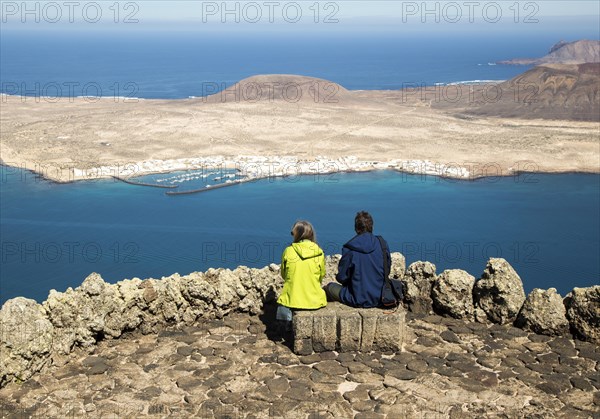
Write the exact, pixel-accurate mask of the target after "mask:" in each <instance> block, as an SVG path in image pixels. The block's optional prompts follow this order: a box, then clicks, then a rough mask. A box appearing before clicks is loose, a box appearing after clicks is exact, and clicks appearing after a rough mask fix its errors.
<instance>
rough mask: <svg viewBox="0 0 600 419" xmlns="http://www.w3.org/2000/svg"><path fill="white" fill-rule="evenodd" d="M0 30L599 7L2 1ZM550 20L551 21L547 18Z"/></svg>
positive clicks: (451, 16) (455, 18)
mask: <svg viewBox="0 0 600 419" xmlns="http://www.w3.org/2000/svg"><path fill="white" fill-rule="evenodd" d="M0 3H1V11H2V24H3V26H5V27H8V26H10V27H13V26H24V25H26V26H34V25H36V24H37V25H40V24H42V25H43V24H47V23H52V24H73V23H75V24H78V23H83V24H95V25H98V24H115V23H139V24H148V25H154V24H157V23H160V24H176V25H177V24H182V23H189V22H195V23H202V24H204V25H205V26H213V25H216V24H218V25H219V26H221V25H222V24H230V25H231V24H233V25H235V24H256V25H269V24H271V25H272V24H287V25H292V24H294V25H296V26H298V25H303V24H313V25H314V24H324V23H338V24H341V25H351V26H354V25H359V26H364V25H370V26H374V27H376V26H378V25H382V24H388V23H394V24H397V23H402V24H404V25H423V24H428V25H432V24H438V23H442V24H444V23H450V24H472V23H478V22H481V23H485V24H497V23H500V24H503V23H507V24H521V23H522V24H532V23H541V24H544V23H545V20H547V19H546V18H549V17H553V18H554V19H563V18H564V19H566V20H565V22H571V23H570V24H572V22H573V17H582V19H583V20H582V21H585V22H588V23H586V24H589V22H593V23H595V25H596V26H597V24H598V21H597V19H598V18H600V2H598V1H596V0H589V1H570V0H541V1H540V0H538V1H516V0H509V1H502V0H500V1H498V0H496V1H485V0H483V1H481V0H479V1H471V0H465V1H460V0H459V1H447V0H446V1H426V2H422V1H395V0H390V1H370V0H360V1H352V0H342V1H327V0H324V1H316V0H308V1H302V0H300V1H286V0H278V1H272V0H265V1H260V0H259V1H226V2H223V1H196V0H188V1H177V0H175V1H171V0H169V1H167V0H150V1H148V0H146V1H143V0H142V1H128V0H124V1H116V0H108V1H102V0H100V1H85V0H84V1H74V2H62V1H38V2H32V1H29V2H21V1H1V2H0ZM552 22H556V20H552Z"/></svg>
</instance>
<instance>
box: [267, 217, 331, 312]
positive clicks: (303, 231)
mask: <svg viewBox="0 0 600 419" xmlns="http://www.w3.org/2000/svg"><path fill="white" fill-rule="evenodd" d="M292 236H293V237H294V242H293V243H292V244H291V246H288V247H287V248H286V249H285V250H284V251H283V254H282V255H281V276H282V278H283V290H282V291H281V295H280V296H279V298H278V299H277V303H279V304H280V306H283V307H280V308H283V310H279V309H278V315H277V317H278V318H279V319H280V320H291V310H285V308H288V309H317V308H321V307H325V306H326V305H327V297H326V295H325V291H324V290H323V289H322V288H321V279H322V278H323V277H324V276H325V255H324V253H323V250H322V249H321V248H320V247H319V245H318V244H317V243H315V230H314V228H313V226H312V225H311V224H310V223H309V222H308V221H298V222H296V223H295V224H294V227H292Z"/></svg>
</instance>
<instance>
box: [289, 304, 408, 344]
mask: <svg viewBox="0 0 600 419" xmlns="http://www.w3.org/2000/svg"><path fill="white" fill-rule="evenodd" d="M405 314H406V312H405V311H404V309H403V308H399V309H397V310H387V311H386V310H381V309H379V308H352V307H348V306H345V305H343V304H340V303H329V304H327V307H324V308H322V309H319V310H305V311H297V312H296V313H295V314H294V322H293V323H294V324H293V329H294V352H295V353H296V354H298V355H310V354H312V353H313V352H325V351H339V352H352V351H356V352H358V351H362V352H369V351H372V350H375V351H381V352H387V351H391V352H400V351H401V350H402V343H403V342H404V336H405V334H406V316H405Z"/></svg>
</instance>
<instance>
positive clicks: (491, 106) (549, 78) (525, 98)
mask: <svg viewBox="0 0 600 419" xmlns="http://www.w3.org/2000/svg"><path fill="white" fill-rule="evenodd" d="M463 87H464V90H465V91H464V92H463V93H464V94H463V95H462V98H461V100H460V101H458V102H455V103H450V102H448V101H446V102H444V101H441V102H440V103H437V104H434V107H438V108H445V109H448V110H451V109H456V110H460V111H461V112H462V113H466V114H473V115H483V116H498V117H511V118H515V117H516V118H526V119H533V118H543V119H566V120H580V121H600V63H586V64H577V65H573V64H546V65H542V66H538V67H535V68H532V69H531V70H528V71H526V72H525V73H523V74H520V75H518V76H517V77H515V78H513V79H511V80H508V81H506V82H503V83H500V84H497V85H483V86H477V87H473V86H463ZM467 89H469V92H468V93H469V94H467V91H466V90H467Z"/></svg>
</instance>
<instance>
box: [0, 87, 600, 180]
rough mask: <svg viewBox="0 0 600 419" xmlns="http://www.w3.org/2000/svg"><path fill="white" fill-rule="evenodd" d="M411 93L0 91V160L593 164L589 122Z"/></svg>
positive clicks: (105, 167) (481, 166)
mask: <svg viewBox="0 0 600 419" xmlns="http://www.w3.org/2000/svg"><path fill="white" fill-rule="evenodd" d="M425 94H427V92H425ZM422 96H423V92H422V91H420V90H419V89H417V90H414V89H413V90H411V89H405V90H398V91H391V90H380V91H378V90H370V91H367V90H356V91H345V93H344V95H342V96H341V97H340V98H339V101H338V102H335V103H319V102H311V101H308V102H298V103H289V102H286V101H285V100H271V101H264V102H252V103H250V102H244V101H243V100H242V101H240V100H236V101H233V102H209V101H207V100H205V99H206V98H196V99H144V100H139V101H131V102H130V101H128V100H127V101H125V100H123V101H122V100H113V98H102V99H98V100H94V101H90V100H89V98H74V99H73V100H70V101H63V102H60V101H55V102H46V101H44V100H42V99H40V98H28V97H21V96H11V95H6V94H3V95H2V102H3V112H2V118H1V122H2V126H3V130H2V137H1V138H0V163H1V164H4V165H6V166H7V167H19V168H22V169H27V170H30V171H32V172H34V173H36V174H38V175H39V176H41V177H42V178H44V179H47V180H50V181H54V182H57V183H68V182H74V181H80V180H95V179H105V178H110V177H111V176H117V177H120V178H124V179H129V178H135V177H139V176H145V175H150V174H160V173H171V172H176V171H187V170H198V169H221V170H224V169H227V170H238V172H241V173H243V174H244V175H245V177H247V178H249V179H251V180H255V179H261V178H268V177H281V176H286V175H303V174H306V175H317V174H322V175H327V174H331V173H342V172H363V171H370V170H382V169H383V170H396V171H398V172H402V173H408V174H417V175H431V176H440V177H445V178H452V179H462V180H474V179H479V178H485V177H500V176H515V175H516V174H518V173H521V172H532V173H567V172H580V173H600V165H599V164H598V161H599V158H600V150H599V149H598V134H597V133H598V128H600V125H599V124H598V123H596V122H582V121H571V120H562V119H561V120H553V119H519V118H508V117H507V118H500V117H487V116H470V117H469V118H464V117H462V114H461V112H462V111H461V109H458V108H457V109H453V108H447V109H440V108H439V106H438V103H437V99H435V98H433V100H432V99H428V98H423V97H422ZM425 99H427V100H425ZM433 102H435V103H433ZM442 104H443V103H442ZM8 172H10V169H8ZM8 174H10V173H8Z"/></svg>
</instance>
